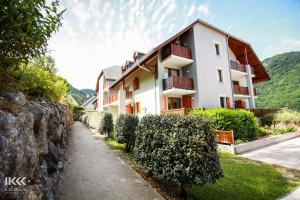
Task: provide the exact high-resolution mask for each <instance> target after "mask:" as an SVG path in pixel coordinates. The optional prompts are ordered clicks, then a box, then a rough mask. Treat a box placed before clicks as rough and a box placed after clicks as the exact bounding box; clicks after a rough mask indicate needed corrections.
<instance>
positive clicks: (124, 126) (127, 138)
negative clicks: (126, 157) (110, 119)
mask: <svg viewBox="0 0 300 200" xmlns="http://www.w3.org/2000/svg"><path fill="white" fill-rule="evenodd" d="M138 123H139V119H138V117H137V116H135V115H128V114H121V115H119V116H118V119H117V121H116V125H115V139H116V141H117V142H119V143H121V144H126V148H125V151H126V152H130V151H131V149H132V147H133V146H134V141H135V129H136V127H137V125H138Z"/></svg>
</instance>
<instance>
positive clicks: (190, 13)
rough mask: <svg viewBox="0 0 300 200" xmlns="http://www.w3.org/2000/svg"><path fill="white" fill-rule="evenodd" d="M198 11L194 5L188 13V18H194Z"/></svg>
mask: <svg viewBox="0 0 300 200" xmlns="http://www.w3.org/2000/svg"><path fill="white" fill-rule="evenodd" d="M195 11H196V6H195V5H192V6H191V8H190V9H189V11H188V13H187V17H190V16H192V15H193V14H194V13H195Z"/></svg>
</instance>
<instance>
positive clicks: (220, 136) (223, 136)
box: [213, 130, 234, 144]
mask: <svg viewBox="0 0 300 200" xmlns="http://www.w3.org/2000/svg"><path fill="white" fill-rule="evenodd" d="M213 132H214V133H215V134H216V142H217V143H222V144H234V136H233V131H221V130H214V131H213Z"/></svg>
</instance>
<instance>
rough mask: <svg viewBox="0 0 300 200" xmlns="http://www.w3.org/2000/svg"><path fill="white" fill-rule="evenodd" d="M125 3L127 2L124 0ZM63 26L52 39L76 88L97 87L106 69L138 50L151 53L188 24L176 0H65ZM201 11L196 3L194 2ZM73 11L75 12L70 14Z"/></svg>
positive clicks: (64, 71) (61, 68)
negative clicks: (97, 80) (98, 77)
mask: <svg viewBox="0 0 300 200" xmlns="http://www.w3.org/2000/svg"><path fill="white" fill-rule="evenodd" d="M121 1H123V0H121ZM62 3H63V4H65V7H66V8H67V9H68V10H67V12H66V14H65V15H64V20H63V26H62V27H61V28H60V30H59V32H58V33H57V34H56V35H55V36H54V37H53V38H52V39H51V40H50V41H49V44H50V45H49V49H51V50H54V51H52V52H51V54H52V55H53V57H54V58H55V60H56V63H57V67H58V70H59V71H58V73H59V74H60V75H62V76H63V77H65V78H66V79H67V80H68V81H69V82H70V83H71V84H72V85H74V86H75V87H77V88H94V87H95V81H96V78H97V76H98V75H99V73H100V71H101V69H102V68H104V67H108V66H111V65H116V64H117V65H122V64H123V63H124V62H125V60H128V59H132V53H133V51H135V50H138V51H141V52H145V53H146V52H147V51H149V50H150V49H151V48H153V47H154V46H156V45H157V44H159V43H161V42H163V41H164V40H165V39H167V38H168V37H169V36H170V34H174V32H175V30H178V31H179V28H180V27H181V25H182V24H183V22H185V21H184V20H185V17H181V18H180V17H178V16H179V15H180V14H179V13H180V12H182V13H187V11H188V9H189V7H187V6H186V7H185V8H186V10H184V11H183V10H182V8H181V7H178V5H177V4H176V0H165V1H162V2H160V1H152V0H147V1H146V0H131V1H123V3H118V2H117V1H110V0H101V1H100V0H89V1H80V0H62ZM194 7H195V8H194V11H193V12H196V10H197V6H194ZM70 11H71V12H70Z"/></svg>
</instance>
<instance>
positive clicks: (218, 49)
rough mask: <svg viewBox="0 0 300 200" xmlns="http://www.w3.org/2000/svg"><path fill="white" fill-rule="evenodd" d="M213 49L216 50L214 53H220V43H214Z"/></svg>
mask: <svg viewBox="0 0 300 200" xmlns="http://www.w3.org/2000/svg"><path fill="white" fill-rule="evenodd" d="M215 50H216V55H217V56H219V55H220V45H219V44H216V43H215Z"/></svg>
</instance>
